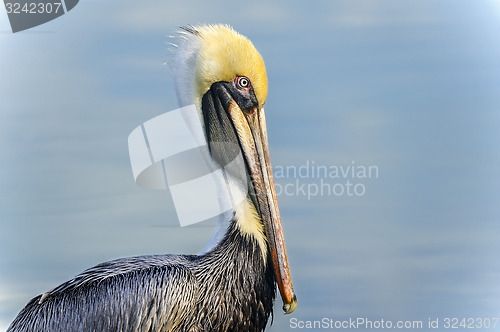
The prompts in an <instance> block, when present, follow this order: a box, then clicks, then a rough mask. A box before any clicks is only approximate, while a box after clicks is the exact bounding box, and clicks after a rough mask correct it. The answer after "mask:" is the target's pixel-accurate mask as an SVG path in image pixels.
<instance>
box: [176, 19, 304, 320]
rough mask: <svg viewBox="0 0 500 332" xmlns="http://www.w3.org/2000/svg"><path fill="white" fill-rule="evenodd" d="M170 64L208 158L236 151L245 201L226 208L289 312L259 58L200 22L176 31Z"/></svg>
mask: <svg viewBox="0 0 500 332" xmlns="http://www.w3.org/2000/svg"><path fill="white" fill-rule="evenodd" d="M172 67H173V71H174V79H175V85H176V92H177V97H178V100H179V103H180V105H181V106H186V105H190V104H195V105H196V107H197V109H198V111H199V115H200V120H201V122H202V124H203V125H204V128H205V134H206V139H207V142H208V143H209V146H210V153H211V156H212V158H213V160H214V162H216V163H218V164H220V165H223V166H224V165H227V164H228V163H229V162H230V160H232V159H233V157H234V154H235V153H241V154H242V156H243V161H244V170H243V173H244V174H245V176H244V177H243V178H242V177H239V178H237V180H238V181H237V182H238V183H237V186H240V187H241V186H244V187H245V188H244V190H243V192H245V194H246V196H247V199H246V200H244V202H243V203H241V204H239V205H238V207H237V209H236V211H234V212H235V218H234V219H235V223H236V226H237V227H238V228H239V231H240V232H241V233H242V234H244V235H245V236H248V237H250V238H252V239H253V240H255V241H257V243H258V244H259V246H260V249H261V251H262V254H263V255H264V257H265V258H266V259H265V260H264V261H267V255H271V258H272V262H273V265H274V273H275V275H276V280H277V283H278V288H279V291H280V294H281V298H282V300H283V310H284V312H285V313H287V314H288V313H291V312H293V311H294V310H295V307H296V305H297V298H296V296H295V293H294V290H293V284H292V280H291V276H290V269H289V265H288V259H287V254H286V248H285V241H284V237H283V230H282V225H281V218H280V213H279V209H278V202H277V197H276V190H275V186H274V179H273V172H272V168H271V159H270V156H269V145H268V140H267V132H266V121H265V114H264V104H265V102H266V99H267V75H266V68H265V65H264V61H263V59H262V57H261V55H260V54H259V52H258V51H257V50H256V49H255V47H254V46H253V44H252V43H251V41H250V40H249V39H248V38H246V37H244V36H242V35H240V34H239V33H237V32H236V31H235V30H233V29H232V28H231V27H229V26H227V25H204V26H196V27H193V26H190V27H187V28H183V32H182V34H181V43H180V45H179V47H178V50H177V52H176V57H175V59H174V65H173V66H172ZM213 142H229V143H231V144H229V145H226V146H225V145H224V144H222V145H221V144H217V145H214V144H211V143H213ZM231 146H233V147H234V146H236V147H237V150H238V151H233V150H234V149H232V148H231Z"/></svg>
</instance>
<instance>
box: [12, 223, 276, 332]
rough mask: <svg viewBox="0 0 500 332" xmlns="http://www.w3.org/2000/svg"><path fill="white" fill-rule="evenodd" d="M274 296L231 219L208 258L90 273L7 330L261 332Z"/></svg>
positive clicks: (267, 268) (168, 258)
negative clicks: (222, 238)
mask: <svg viewBox="0 0 500 332" xmlns="http://www.w3.org/2000/svg"><path fill="white" fill-rule="evenodd" d="M274 298H275V277H274V274H273V268H272V263H271V262H264V260H263V256H262V254H261V250H260V248H259V247H258V244H257V242H256V241H255V240H254V239H252V238H249V237H245V236H243V235H241V234H240V233H239V231H238V230H236V229H235V228H234V221H233V222H232V226H231V228H230V230H229V232H228V233H227V235H226V237H225V239H224V240H223V241H222V242H221V243H220V245H219V246H217V247H216V248H215V249H214V250H213V251H211V252H209V253H207V254H206V255H202V256H189V255H187V256H178V255H152V256H140V257H131V258H124V259H118V260H114V261H110V262H106V263H102V264H99V265H97V266H95V267H93V268H90V269H88V270H86V271H84V272H83V273H81V274H79V275H78V276H76V277H75V278H73V279H71V280H70V281H68V282H66V283H64V284H62V285H60V286H58V287H56V288H55V289H53V290H52V291H50V292H48V293H45V294H44V295H39V296H37V297H35V298H34V299H32V300H31V301H30V302H29V303H28V304H27V305H26V307H25V308H24V309H23V310H22V311H21V312H20V313H19V315H18V316H17V317H16V319H15V320H14V322H12V324H11V326H10V327H9V329H8V330H7V331H8V332H14V331H15V332H21V331H30V332H36V331H53V332H56V331H123V332H125V331H130V332H132V331H137V332H138V331H143V332H147V331H162V332H163V331H262V330H263V329H264V328H265V326H266V324H267V320H268V318H269V315H270V314H271V312H272V304H273V302H274Z"/></svg>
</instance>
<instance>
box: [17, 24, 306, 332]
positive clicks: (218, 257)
mask: <svg viewBox="0 0 500 332" xmlns="http://www.w3.org/2000/svg"><path fill="white" fill-rule="evenodd" d="M183 30H184V32H183V37H182V39H183V40H184V41H183V42H182V45H180V47H179V51H178V52H179V53H178V56H177V60H176V61H175V64H176V68H174V76H175V81H176V88H177V95H178V97H179V100H180V103H181V104H187V103H195V105H196V106H197V109H198V111H199V114H200V117H201V118H202V123H203V126H204V130H205V135H206V139H207V141H208V142H214V141H221V140H222V141H228V142H232V143H234V144H235V146H237V147H239V149H240V151H239V152H240V153H241V154H242V155H243V157H244V172H245V176H246V179H245V180H247V181H241V183H240V185H241V184H242V183H244V185H245V186H246V188H245V192H246V193H247V196H246V199H244V200H243V201H242V202H241V203H240V204H239V205H238V207H237V208H236V209H235V210H234V211H233V213H232V214H231V215H230V216H229V219H228V220H226V223H225V225H226V226H225V229H223V232H222V234H223V235H222V236H220V234H219V236H216V239H217V242H216V243H215V244H213V245H212V246H211V247H210V248H211V249H209V250H208V251H207V252H205V253H203V254H200V255H151V256H140V257H131V258H122V259H117V260H113V261H109V262H105V263H101V264H99V265H97V266H95V267H92V268H90V269H88V270H86V271H84V272H83V273H81V274H79V275H77V276H76V277H74V278H73V279H71V280H69V281H67V282H65V283H63V284H61V285H60V286H58V287H56V288H54V289H53V290H51V291H49V292H46V293H45V294H43V295H39V296H37V297H35V298H33V299H32V300H31V301H30V302H29V303H28V304H27V305H26V307H25V308H24V309H22V311H21V312H20V313H19V314H18V316H17V317H16V318H15V320H14V321H13V322H12V324H11V325H10V327H9V329H8V331H9V332H13V331H263V330H264V329H265V327H266V325H267V322H268V319H269V316H270V315H271V314H272V308H273V303H274V299H275V297H276V284H277V285H278V288H279V292H280V294H281V298H282V300H283V310H284V312H285V313H287V314H288V313H291V312H292V311H294V310H295V307H296V305H297V298H296V296H295V293H294V290H293V285H292V281H291V277H290V271H289V266H288V260H287V255H286V249H285V242H284V238H283V232H282V226H281V220H280V214H279V210H278V204H277V199H276V192H275V187H274V180H273V174H272V169H271V161H270V157H269V147H268V141H267V133H266V122H265V118H264V108H263V105H264V103H265V102H266V97H267V76H266V70H265V67H264V61H263V60H262V57H261V56H260V54H259V53H258V52H257V50H256V49H255V48H254V46H253V45H252V43H251V42H250V41H249V40H248V39H247V38H246V37H244V36H242V35H240V34H238V33H237V32H236V31H234V30H233V29H232V28H231V27H229V26H225V25H207V26H198V27H188V28H183ZM210 153H211V157H212V158H213V160H214V161H215V162H217V163H219V164H221V165H222V164H225V163H226V162H227V159H228V158H230V157H229V155H231V153H232V152H231V151H225V150H224V148H223V147H221V146H220V145H213V146H212V147H211V149H210Z"/></svg>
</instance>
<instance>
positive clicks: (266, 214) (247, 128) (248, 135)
mask: <svg viewBox="0 0 500 332" xmlns="http://www.w3.org/2000/svg"><path fill="white" fill-rule="evenodd" d="M228 113H229V114H230V117H231V119H232V121H233V125H234V126H235V128H236V131H237V135H238V139H239V141H240V144H241V147H242V150H243V153H244V155H245V159H246V161H247V164H248V168H249V172H250V176H251V178H252V182H253V186H254V189H255V192H256V194H257V205H258V207H257V209H258V211H259V213H260V215H261V218H262V221H263V223H264V226H265V230H266V235H267V239H268V244H269V248H270V251H271V255H272V260H273V264H274V271H275V273H276V279H277V281H278V288H279V291H280V294H281V299H282V300H283V311H284V312H285V313H286V314H289V313H292V312H293V311H294V310H295V308H296V307H297V297H296V295H295V292H294V290H293V284H292V277H291V275H290V268H289V265H288V258H287V255H286V247H285V239H284V236H283V228H282V226H281V218H280V213H279V209H278V200H277V198H276V189H275V187H274V178H273V172H272V167H271V159H270V156H269V145H268V141H267V130H266V120H265V115H264V108H263V107H262V108H260V109H257V108H253V109H252V110H250V111H247V112H242V111H241V109H240V108H239V106H238V104H237V103H236V102H235V101H232V102H231V104H230V105H229V109H228Z"/></svg>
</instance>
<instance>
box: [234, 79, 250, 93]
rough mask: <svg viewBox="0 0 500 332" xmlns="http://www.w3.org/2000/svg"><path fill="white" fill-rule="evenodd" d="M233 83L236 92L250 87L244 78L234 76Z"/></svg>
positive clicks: (248, 81)
mask: <svg viewBox="0 0 500 332" xmlns="http://www.w3.org/2000/svg"><path fill="white" fill-rule="evenodd" d="M234 81H235V83H236V87H237V88H238V90H248V89H249V88H250V87H251V85H252V84H251V83H250V79H249V78H248V77H246V76H236V78H235V79H234Z"/></svg>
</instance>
